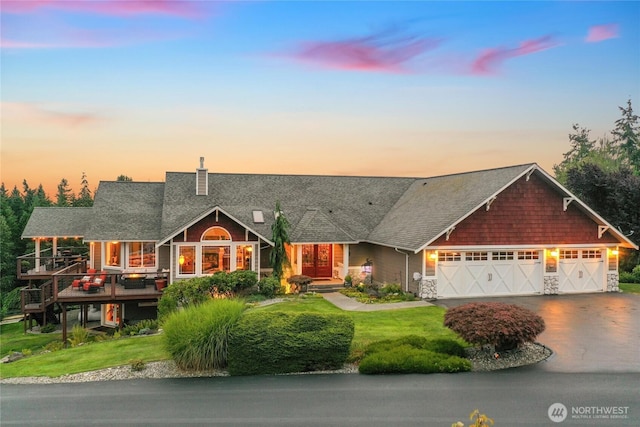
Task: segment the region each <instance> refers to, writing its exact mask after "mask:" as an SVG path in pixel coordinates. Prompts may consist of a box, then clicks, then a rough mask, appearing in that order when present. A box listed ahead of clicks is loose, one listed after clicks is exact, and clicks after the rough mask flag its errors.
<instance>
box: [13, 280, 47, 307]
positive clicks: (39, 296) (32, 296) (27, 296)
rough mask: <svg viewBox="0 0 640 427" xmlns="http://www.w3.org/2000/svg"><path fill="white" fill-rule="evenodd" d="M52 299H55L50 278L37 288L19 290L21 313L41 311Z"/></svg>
mask: <svg viewBox="0 0 640 427" xmlns="http://www.w3.org/2000/svg"><path fill="white" fill-rule="evenodd" d="M53 301H55V293H54V291H53V281H52V280H50V281H48V282H46V283H44V284H43V285H42V286H40V287H39V288H22V289H21V290H20V302H21V305H22V311H23V313H26V312H41V311H43V310H44V309H45V308H46V306H47V305H49V304H50V303H52V302H53Z"/></svg>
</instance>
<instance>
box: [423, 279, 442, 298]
mask: <svg viewBox="0 0 640 427" xmlns="http://www.w3.org/2000/svg"><path fill="white" fill-rule="evenodd" d="M420 298H423V299H437V298H438V279H422V280H421V281H420Z"/></svg>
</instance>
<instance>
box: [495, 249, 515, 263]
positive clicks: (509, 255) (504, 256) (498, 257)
mask: <svg viewBox="0 0 640 427" xmlns="http://www.w3.org/2000/svg"><path fill="white" fill-rule="evenodd" d="M491 259H492V260H493V261H509V260H512V259H513V252H511V251H508V252H492V253H491Z"/></svg>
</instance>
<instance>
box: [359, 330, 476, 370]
mask: <svg viewBox="0 0 640 427" xmlns="http://www.w3.org/2000/svg"><path fill="white" fill-rule="evenodd" d="M363 354H364V357H363V358H362V361H361V362H360V366H359V370H360V372H361V373H363V374H399V373H404V374H409V373H417V374H429V373H434V372H462V371H469V370H470V369H471V362H469V361H468V360H466V359H464V358H463V357H464V347H463V346H462V345H460V344H459V343H458V342H456V341H454V340H451V339H446V338H439V339H435V340H429V339H427V338H425V337H421V336H418V335H407V336H404V337H400V338H397V339H393V340H383V341H377V342H374V343H371V344H369V345H368V346H367V348H366V349H365V350H364V352H363Z"/></svg>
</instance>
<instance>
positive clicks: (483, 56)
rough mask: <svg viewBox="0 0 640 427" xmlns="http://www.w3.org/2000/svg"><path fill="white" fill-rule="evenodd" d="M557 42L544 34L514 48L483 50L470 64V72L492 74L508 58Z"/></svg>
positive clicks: (548, 47) (548, 46)
mask: <svg viewBox="0 0 640 427" xmlns="http://www.w3.org/2000/svg"><path fill="white" fill-rule="evenodd" d="M557 45H558V44H557V43H556V42H555V41H554V40H553V39H552V38H551V36H544V37H540V38H538V39H533V40H525V41H523V42H521V43H520V45H519V46H518V47H515V48H504V47H497V48H490V49H486V50H484V51H483V52H482V53H480V55H478V56H477V57H476V59H475V60H474V61H473V63H472V64H471V73H472V74H476V75H487V74H494V73H495V72H496V69H497V68H498V67H500V66H501V65H502V63H503V62H504V61H506V60H508V59H511V58H515V57H517V56H523V55H530V54H532V53H536V52H540V51H543V50H547V49H551V48H553V47H556V46H557Z"/></svg>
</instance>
